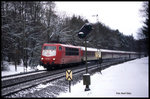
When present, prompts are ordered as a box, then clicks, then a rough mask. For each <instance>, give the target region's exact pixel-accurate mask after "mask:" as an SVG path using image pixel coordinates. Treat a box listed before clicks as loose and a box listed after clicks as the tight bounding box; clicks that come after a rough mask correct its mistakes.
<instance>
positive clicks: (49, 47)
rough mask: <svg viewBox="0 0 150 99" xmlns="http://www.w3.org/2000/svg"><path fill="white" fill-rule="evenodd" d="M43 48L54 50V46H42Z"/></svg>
mask: <svg viewBox="0 0 150 99" xmlns="http://www.w3.org/2000/svg"><path fill="white" fill-rule="evenodd" d="M43 50H56V46H44V48H43Z"/></svg>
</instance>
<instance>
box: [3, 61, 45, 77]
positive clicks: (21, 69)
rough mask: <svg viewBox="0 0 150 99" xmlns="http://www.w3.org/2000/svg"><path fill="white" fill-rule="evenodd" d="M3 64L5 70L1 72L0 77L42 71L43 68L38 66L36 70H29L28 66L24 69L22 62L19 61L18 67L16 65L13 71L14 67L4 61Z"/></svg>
mask: <svg viewBox="0 0 150 99" xmlns="http://www.w3.org/2000/svg"><path fill="white" fill-rule="evenodd" d="M4 64H5V65H6V66H7V70H5V71H1V76H8V75H13V74H18V73H24V72H30V71H35V70H44V68H43V67H42V66H40V65H38V66H37V67H36V68H31V67H30V66H28V68H27V69H26V68H25V67H24V66H23V61H21V64H20V65H17V71H16V70H15V65H13V64H11V63H8V62H6V61H4Z"/></svg>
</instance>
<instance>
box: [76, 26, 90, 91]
mask: <svg viewBox="0 0 150 99" xmlns="http://www.w3.org/2000/svg"><path fill="white" fill-rule="evenodd" d="M92 30H93V28H92V25H91V24H90V23H86V24H84V25H83V26H82V27H81V29H80V31H79V33H78V36H79V38H81V39H83V38H84V41H85V60H86V64H85V65H86V74H83V85H86V88H85V91H89V90H90V88H89V85H90V83H91V82H90V74H89V73H88V66H87V38H86V36H87V35H88V34H89V33H90V32H91V31H92Z"/></svg>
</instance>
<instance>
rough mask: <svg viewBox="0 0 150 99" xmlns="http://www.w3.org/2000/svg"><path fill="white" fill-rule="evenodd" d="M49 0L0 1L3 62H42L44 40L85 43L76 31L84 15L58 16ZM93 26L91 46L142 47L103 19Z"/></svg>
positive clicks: (137, 48) (82, 23)
mask: <svg viewBox="0 0 150 99" xmlns="http://www.w3.org/2000/svg"><path fill="white" fill-rule="evenodd" d="M54 8H55V3H54V2H50V1H32V2H30V1H28V2H25V1H9V2H8V1H2V2H1V18H2V19H1V31H2V32H1V33H2V34H1V63H2V61H4V60H6V61H13V62H15V64H19V62H20V60H21V59H22V60H23V62H24V65H25V66H27V65H30V66H36V65H37V64H39V60H40V55H41V47H42V45H43V43H64V44H72V45H78V46H84V41H83V40H82V39H79V38H78V36H77V32H78V31H79V29H80V28H81V27H82V25H84V24H85V23H88V20H86V19H84V18H82V17H81V16H75V15H73V16H72V17H68V16H59V15H57V14H56V11H55V10H54ZM93 28H94V30H93V31H92V32H91V33H90V34H89V35H88V46H89V47H95V48H101V49H112V50H124V51H142V49H143V48H144V47H143V46H142V47H140V48H139V46H140V45H138V44H139V41H138V40H135V39H134V38H133V36H132V35H129V36H126V35H123V33H120V31H119V30H113V29H110V28H109V27H107V26H105V25H104V24H103V23H100V22H98V23H95V24H93Z"/></svg>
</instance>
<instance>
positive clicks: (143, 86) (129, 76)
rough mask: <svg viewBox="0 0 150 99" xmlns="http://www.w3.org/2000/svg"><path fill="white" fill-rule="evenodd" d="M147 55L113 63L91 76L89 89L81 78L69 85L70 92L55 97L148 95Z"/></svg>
mask: <svg viewBox="0 0 150 99" xmlns="http://www.w3.org/2000/svg"><path fill="white" fill-rule="evenodd" d="M148 66H149V63H148V57H144V58H141V59H136V60H133V61H129V62H125V63H122V64H118V65H113V66H111V67H110V68H107V69H105V70H103V71H102V74H100V73H95V74H94V75H92V76H91V85H90V89H91V90H90V91H87V92H85V91H84V89H85V85H83V81H82V80H81V81H80V82H79V83H77V84H75V85H73V86H71V93H69V92H67V93H64V92H62V93H60V94H59V96H57V97H149V94H148V93H149V92H148V91H149V79H148V72H149V67H148Z"/></svg>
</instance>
